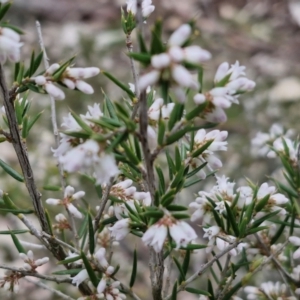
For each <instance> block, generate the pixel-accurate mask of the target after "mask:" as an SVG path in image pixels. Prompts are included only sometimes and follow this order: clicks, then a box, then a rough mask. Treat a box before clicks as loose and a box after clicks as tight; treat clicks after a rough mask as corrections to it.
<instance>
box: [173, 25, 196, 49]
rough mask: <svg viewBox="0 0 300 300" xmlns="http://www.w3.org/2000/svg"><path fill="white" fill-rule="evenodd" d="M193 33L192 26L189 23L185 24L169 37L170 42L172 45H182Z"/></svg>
mask: <svg viewBox="0 0 300 300" xmlns="http://www.w3.org/2000/svg"><path fill="white" fill-rule="evenodd" d="M191 33H192V28H191V26H190V25H188V24H183V25H181V26H180V27H179V28H178V29H177V30H176V31H174V32H173V33H172V35H171V36H170V38H169V41H168V44H169V45H170V46H182V45H183V44H184V42H185V41H186V40H187V39H188V38H189V37H190V35H191Z"/></svg>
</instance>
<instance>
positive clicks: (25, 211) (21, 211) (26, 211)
mask: <svg viewBox="0 0 300 300" xmlns="http://www.w3.org/2000/svg"><path fill="white" fill-rule="evenodd" d="M1 211H2V212H10V213H12V214H14V215H18V214H24V215H29V214H33V213H34V212H35V211H34V210H32V209H11V208H0V212H1Z"/></svg>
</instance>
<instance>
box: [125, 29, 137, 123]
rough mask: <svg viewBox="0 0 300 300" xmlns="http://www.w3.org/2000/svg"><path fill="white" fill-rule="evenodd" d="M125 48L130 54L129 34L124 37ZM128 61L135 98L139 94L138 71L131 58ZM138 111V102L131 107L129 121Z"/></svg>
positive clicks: (130, 42) (131, 49)
mask: <svg viewBox="0 0 300 300" xmlns="http://www.w3.org/2000/svg"><path fill="white" fill-rule="evenodd" d="M126 47H127V50H128V52H129V53H131V52H132V51H133V45H132V40H131V35H130V34H127V36H126ZM129 59H130V68H131V72H132V76H133V82H134V92H135V94H136V95H137V96H139V94H140V89H139V86H138V76H139V75H138V71H137V69H136V65H135V62H134V60H133V58H132V57H129ZM138 109H139V102H138V101H137V103H134V106H133V111H132V114H131V119H134V118H135V116H136V114H137V112H138Z"/></svg>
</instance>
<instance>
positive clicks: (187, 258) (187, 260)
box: [182, 250, 191, 275]
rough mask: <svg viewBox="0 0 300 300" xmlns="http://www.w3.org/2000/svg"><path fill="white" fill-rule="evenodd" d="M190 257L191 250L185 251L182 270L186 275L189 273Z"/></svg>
mask: <svg viewBox="0 0 300 300" xmlns="http://www.w3.org/2000/svg"><path fill="white" fill-rule="evenodd" d="M190 258H191V251H190V250H187V251H186V253H185V256H184V260H183V264H182V270H183V272H184V274H185V275H186V274H187V272H188V270H189V266H190Z"/></svg>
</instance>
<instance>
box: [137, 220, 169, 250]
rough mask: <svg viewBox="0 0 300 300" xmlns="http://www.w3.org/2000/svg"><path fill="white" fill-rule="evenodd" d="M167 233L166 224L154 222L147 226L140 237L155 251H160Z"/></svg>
mask: <svg viewBox="0 0 300 300" xmlns="http://www.w3.org/2000/svg"><path fill="white" fill-rule="evenodd" d="M167 234H168V229H167V226H165V225H163V224H154V225H152V226H151V227H149V228H148V230H147V231H146V232H145V233H144V235H143V237H142V241H143V242H144V243H145V244H146V245H148V246H151V247H153V249H154V250H155V251H156V252H160V251H161V249H162V247H163V244H164V242H165V239H166V237H167Z"/></svg>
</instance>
